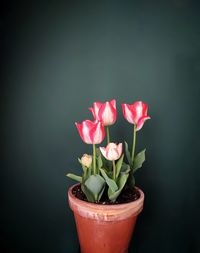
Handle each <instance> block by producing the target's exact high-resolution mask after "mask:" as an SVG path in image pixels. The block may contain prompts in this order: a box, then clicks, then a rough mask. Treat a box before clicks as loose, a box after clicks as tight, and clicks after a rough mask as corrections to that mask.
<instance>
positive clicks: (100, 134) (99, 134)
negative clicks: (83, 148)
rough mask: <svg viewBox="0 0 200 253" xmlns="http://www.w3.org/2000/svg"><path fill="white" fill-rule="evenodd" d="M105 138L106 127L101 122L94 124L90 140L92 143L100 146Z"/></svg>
mask: <svg viewBox="0 0 200 253" xmlns="http://www.w3.org/2000/svg"><path fill="white" fill-rule="evenodd" d="M104 137H105V131H104V127H103V124H102V122H101V121H98V122H95V123H93V127H92V128H91V130H90V138H91V140H92V143H94V144H99V143H101V142H102V141H103V139H104Z"/></svg>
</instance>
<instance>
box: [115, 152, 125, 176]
mask: <svg viewBox="0 0 200 253" xmlns="http://www.w3.org/2000/svg"><path fill="white" fill-rule="evenodd" d="M123 159H124V154H123V155H122V156H121V157H120V159H119V160H118V161H117V164H116V178H118V176H119V173H120V170H121V167H122V163H123Z"/></svg>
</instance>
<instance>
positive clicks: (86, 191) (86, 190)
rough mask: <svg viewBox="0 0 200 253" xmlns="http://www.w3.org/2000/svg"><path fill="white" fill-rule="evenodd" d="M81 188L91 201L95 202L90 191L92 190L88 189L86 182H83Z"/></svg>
mask: <svg viewBox="0 0 200 253" xmlns="http://www.w3.org/2000/svg"><path fill="white" fill-rule="evenodd" d="M81 190H82V191H83V192H84V194H85V196H86V197H87V200H88V201H89V202H95V198H94V196H93V194H92V193H91V192H90V190H88V189H87V187H86V186H85V185H84V184H81Z"/></svg>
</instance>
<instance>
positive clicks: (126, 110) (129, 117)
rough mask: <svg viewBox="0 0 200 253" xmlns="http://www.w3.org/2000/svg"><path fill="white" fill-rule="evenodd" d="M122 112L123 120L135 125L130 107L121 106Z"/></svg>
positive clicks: (126, 105) (127, 105)
mask: <svg viewBox="0 0 200 253" xmlns="http://www.w3.org/2000/svg"><path fill="white" fill-rule="evenodd" d="M121 106H122V112H123V115H124V118H125V119H126V120H127V121H128V122H129V123H131V124H135V122H134V118H133V114H132V106H131V105H129V104H122V105H121Z"/></svg>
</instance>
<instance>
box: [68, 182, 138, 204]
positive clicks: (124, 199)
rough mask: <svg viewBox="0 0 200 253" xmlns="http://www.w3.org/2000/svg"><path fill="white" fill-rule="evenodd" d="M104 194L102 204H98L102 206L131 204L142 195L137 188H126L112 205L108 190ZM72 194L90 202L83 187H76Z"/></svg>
mask: <svg viewBox="0 0 200 253" xmlns="http://www.w3.org/2000/svg"><path fill="white" fill-rule="evenodd" d="M104 193H105V194H103V196H102V197H101V200H100V202H98V204H102V205H115V204H124V203H129V202H132V201H135V200H137V199H139V197H140V193H139V191H138V190H137V189H136V188H125V189H123V190H122V192H121V194H120V195H119V197H118V198H117V200H116V201H115V202H114V203H112V202H111V201H110V200H109V199H108V196H107V189H105V191H104ZM72 194H73V195H75V196H76V197H77V198H78V199H80V200H83V201H87V202H88V200H87V198H86V196H85V194H84V193H83V192H82V190H81V185H76V186H75V187H74V188H73V189H72Z"/></svg>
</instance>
